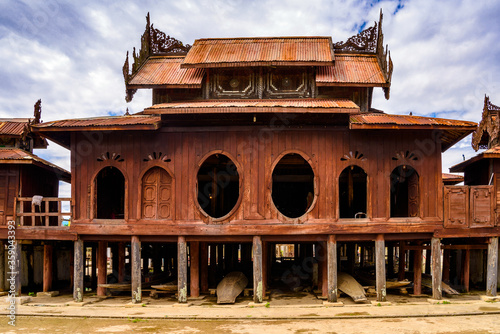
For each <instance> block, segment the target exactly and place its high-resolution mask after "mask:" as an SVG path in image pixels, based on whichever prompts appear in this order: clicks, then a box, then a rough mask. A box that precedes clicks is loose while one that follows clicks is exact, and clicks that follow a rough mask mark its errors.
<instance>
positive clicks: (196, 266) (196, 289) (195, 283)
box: [189, 241, 200, 297]
mask: <svg viewBox="0 0 500 334" xmlns="http://www.w3.org/2000/svg"><path fill="white" fill-rule="evenodd" d="M189 255H190V257H191V263H190V264H191V266H190V274H191V275H190V281H189V284H190V285H189V292H190V295H191V297H199V296H200V243H199V242H198V241H191V242H190V243H189Z"/></svg>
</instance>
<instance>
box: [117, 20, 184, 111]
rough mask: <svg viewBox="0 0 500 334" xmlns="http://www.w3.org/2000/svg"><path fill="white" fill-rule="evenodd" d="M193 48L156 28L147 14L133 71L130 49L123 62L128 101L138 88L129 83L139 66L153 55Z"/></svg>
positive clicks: (134, 54) (134, 55)
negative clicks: (130, 62)
mask: <svg viewBox="0 0 500 334" xmlns="http://www.w3.org/2000/svg"><path fill="white" fill-rule="evenodd" d="M190 48H191V45H189V44H186V45H184V44H183V43H182V42H181V41H179V40H177V39H175V38H173V37H170V36H169V35H166V34H165V33H164V32H162V31H160V30H158V29H156V28H154V27H153V25H152V24H151V20H150V17H149V13H148V15H147V16H146V29H145V30H144V33H143V34H142V36H141V48H140V49H139V52H138V53H136V51H135V48H134V49H133V52H132V57H133V58H134V63H133V64H132V72H130V68H129V62H128V51H127V58H126V59H125V64H123V78H124V79H125V86H126V97H125V100H126V101H127V102H130V101H132V98H133V96H134V93H135V92H136V91H137V90H136V89H129V88H128V83H129V81H130V80H131V79H132V77H133V76H134V75H135V73H137V71H138V70H139V68H140V67H141V66H142V65H143V64H144V63H145V62H146V60H147V59H148V58H149V57H150V56H152V55H167V56H169V55H185V54H187V52H188V51H189V49H190Z"/></svg>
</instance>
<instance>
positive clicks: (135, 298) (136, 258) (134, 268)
mask: <svg viewBox="0 0 500 334" xmlns="http://www.w3.org/2000/svg"><path fill="white" fill-rule="evenodd" d="M130 246H131V247H130V248H131V249H130V263H131V265H130V270H131V272H132V275H131V276H132V303H140V302H142V287H141V280H142V277H141V241H140V240H139V237H138V236H136V235H133V236H132V239H131V242H130Z"/></svg>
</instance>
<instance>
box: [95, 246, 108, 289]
mask: <svg viewBox="0 0 500 334" xmlns="http://www.w3.org/2000/svg"><path fill="white" fill-rule="evenodd" d="M107 250H108V243H107V242H106V241H99V246H98V248H97V295H98V296H106V288H103V287H101V286H100V285H101V284H106V283H107V275H108V273H107V268H106V267H107V266H106V262H107V258H108V254H107V253H108V251H107Z"/></svg>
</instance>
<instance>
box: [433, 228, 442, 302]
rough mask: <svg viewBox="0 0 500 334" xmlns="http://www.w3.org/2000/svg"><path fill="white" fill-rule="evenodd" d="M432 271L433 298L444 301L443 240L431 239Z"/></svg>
mask: <svg viewBox="0 0 500 334" xmlns="http://www.w3.org/2000/svg"><path fill="white" fill-rule="evenodd" d="M431 250H432V253H431V255H432V256H431V270H432V298H433V299H438V300H439V299H442V298H443V292H442V286H441V275H442V274H441V239H439V238H432V239H431Z"/></svg>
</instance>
